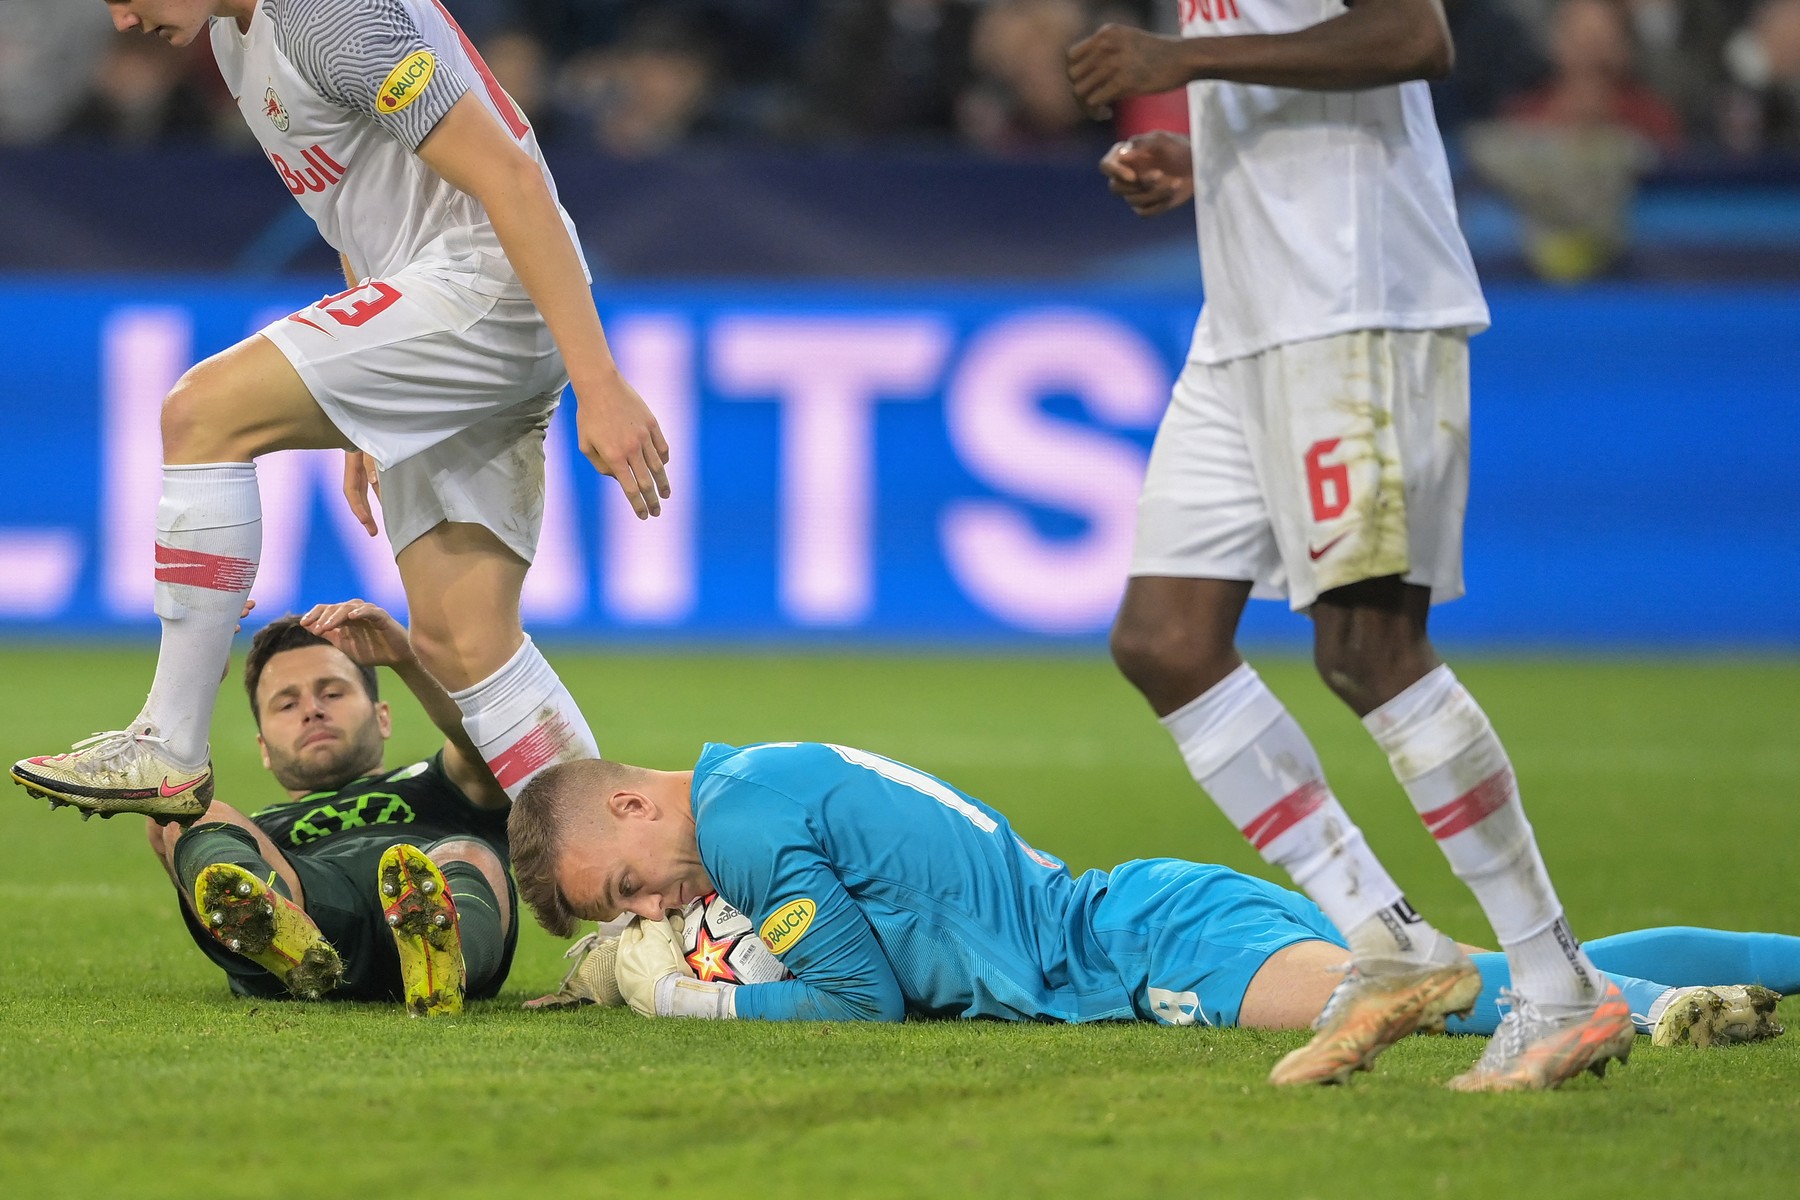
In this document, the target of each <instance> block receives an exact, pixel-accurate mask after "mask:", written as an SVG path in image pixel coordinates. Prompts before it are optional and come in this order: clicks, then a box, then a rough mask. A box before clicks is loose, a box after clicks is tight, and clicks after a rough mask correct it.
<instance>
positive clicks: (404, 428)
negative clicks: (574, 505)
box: [262, 266, 569, 562]
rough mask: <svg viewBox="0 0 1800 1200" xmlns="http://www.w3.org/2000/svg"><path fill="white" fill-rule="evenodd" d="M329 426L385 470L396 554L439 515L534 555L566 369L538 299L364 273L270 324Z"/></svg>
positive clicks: (421, 274) (422, 272) (426, 273)
mask: <svg viewBox="0 0 1800 1200" xmlns="http://www.w3.org/2000/svg"><path fill="white" fill-rule="evenodd" d="M262 334H263V336H264V337H266V338H268V339H269V340H270V341H271V342H273V343H274V344H275V346H276V347H277V348H278V349H280V350H281V352H282V353H283V354H284V355H286V356H287V359H288V361H289V362H290V363H292V364H293V366H294V369H295V370H296V371H298V372H299V374H300V378H301V380H302V381H304V382H305V384H306V386H307V388H308V389H309V390H310V391H311V392H312V394H313V399H315V400H317V401H318V403H319V407H320V408H322V409H324V410H325V415H326V416H327V417H329V418H330V419H331V423H332V424H333V425H336V426H337V427H338V429H339V430H340V431H341V432H342V433H343V434H344V436H345V437H346V438H348V439H349V440H350V442H351V443H352V444H354V445H355V446H357V447H358V448H359V449H361V450H363V451H365V452H366V453H368V454H369V455H370V456H371V457H373V458H374V459H375V461H376V463H377V464H378V465H379V467H380V475H381V508H382V517H383V521H384V523H385V524H386V526H387V534H388V542H389V543H390V544H391V545H392V546H393V550H394V553H395V554H399V553H400V551H402V550H404V549H405V548H406V547H407V546H408V545H410V544H411V543H412V542H413V541H414V540H415V539H417V538H418V537H419V536H420V535H421V534H423V533H425V532H426V531H427V530H429V529H430V528H431V527H432V526H434V525H436V524H438V523H439V522H440V521H459V522H468V523H472V524H477V525H482V526H485V527H486V528H488V529H490V530H492V531H493V532H494V534H495V535H496V536H498V537H499V538H500V540H501V541H503V542H504V543H505V544H506V545H507V546H508V547H509V548H510V549H512V551H513V552H514V553H516V554H518V555H519V557H520V558H522V559H524V560H525V561H526V562H530V561H531V560H532V558H533V557H534V556H535V554H536V552H537V541H538V532H539V529H540V527H541V526H542V523H543V512H544V431H545V430H546V429H547V428H548V427H549V424H550V417H551V415H552V414H553V413H554V412H555V409H556V404H557V401H558V400H559V399H560V398H561V395H562V391H563V388H565V387H566V386H568V382H569V379H568V375H567V373H566V371H565V370H564V368H563V360H562V355H561V354H560V353H559V352H558V351H557V349H556V343H555V341H554V340H553V339H552V338H551V336H550V330H549V328H548V327H547V326H546V325H545V324H544V319H543V317H542V315H541V314H539V312H538V310H537V307H536V306H535V305H534V304H532V303H531V302H530V301H527V300H506V299H500V298H497V297H494V296H487V295H482V294H481V293H478V292H474V291H471V290H469V289H468V288H465V287H462V286H460V285H459V284H457V283H455V282H454V281H452V280H450V279H447V278H445V276H444V274H443V273H442V272H441V271H437V270H434V269H433V268H431V267H429V266H424V267H409V268H407V269H406V270H403V271H400V272H398V273H396V274H394V275H391V276H389V277H387V278H386V279H371V280H365V281H364V282H363V283H361V284H359V285H358V286H356V287H353V288H351V289H349V290H348V291H344V292H340V293H338V294H337V295H336V296H327V297H326V298H325V299H323V300H320V301H319V302H318V303H317V304H314V305H311V306H309V307H307V308H303V309H301V310H300V311H299V312H297V313H293V314H292V315H290V316H286V317H283V318H282V319H281V320H279V321H275V322H273V323H271V324H270V325H268V326H267V327H266V328H264V329H263V330H262Z"/></svg>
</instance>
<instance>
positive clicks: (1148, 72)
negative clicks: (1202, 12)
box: [1069, 0, 1455, 116]
mask: <svg viewBox="0 0 1800 1200" xmlns="http://www.w3.org/2000/svg"><path fill="white" fill-rule="evenodd" d="M1454 58H1455V51H1454V49H1453V47H1452V45H1451V42H1450V30H1449V27H1448V26H1447V25H1446V24H1445V22H1444V10H1443V6H1442V4H1441V3H1440V0H1357V3H1356V5H1355V6H1354V7H1353V8H1351V9H1350V10H1349V11H1348V12H1346V13H1344V14H1343V15H1342V16H1338V17H1333V18H1332V19H1331V20H1329V21H1321V22H1320V23H1319V24H1317V25H1314V26H1311V27H1310V28H1307V29H1300V30H1296V31H1295V32H1293V33H1277V34H1244V35H1241V36H1237V37H1201V38H1182V37H1168V36H1163V35H1160V34H1153V33H1146V32H1144V31H1143V30H1141V29H1132V28H1130V27H1128V26H1124V25H1105V26H1102V27H1101V28H1100V29H1099V31H1098V32H1096V33H1094V34H1093V35H1092V36H1091V37H1088V38H1087V39H1085V40H1084V41H1081V42H1077V43H1076V44H1075V46H1074V47H1073V48H1072V49H1071V50H1070V51H1069V82H1070V83H1071V84H1073V85H1074V88H1075V96H1076V98H1077V99H1079V100H1080V101H1081V103H1082V105H1083V106H1084V107H1086V108H1087V110H1088V111H1089V112H1090V113H1093V114H1094V115H1096V116H1100V115H1104V114H1105V113H1106V111H1107V109H1108V106H1109V105H1111V104H1112V103H1113V102H1114V101H1116V100H1121V99H1124V98H1125V97H1127V96H1145V95H1151V94H1153V93H1156V92H1166V91H1168V90H1170V89H1171V88H1177V87H1180V86H1182V85H1183V84H1185V83H1188V82H1190V81H1192V80H1196V79H1222V80H1226V81H1229V82H1232V83H1256V84H1264V85H1267V86H1269V87H1288V88H1304V89H1308V90H1312V91H1326V92H1333V91H1355V90H1358V89H1361V88H1371V87H1382V86H1385V85H1387V84H1393V83H1403V82H1405V81H1407V80H1410V79H1440V78H1442V77H1443V76H1445V75H1447V74H1449V72H1450V67H1451V65H1452V63H1453V61H1454Z"/></svg>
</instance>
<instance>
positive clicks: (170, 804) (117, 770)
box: [12, 719, 213, 825]
mask: <svg viewBox="0 0 1800 1200" xmlns="http://www.w3.org/2000/svg"><path fill="white" fill-rule="evenodd" d="M166 747H167V740H166V739H164V738H162V737H160V736H158V735H157V732H156V729H155V727H154V726H151V725H149V724H147V723H145V722H144V721H143V720H142V719H139V720H138V721H135V722H133V724H132V727H131V728H129V729H115V730H113V731H111V732H109V733H96V734H94V735H93V736H92V737H87V738H83V739H82V740H81V741H79V742H76V743H75V745H74V746H73V747H71V748H70V749H68V750H66V751H64V752H63V753H61V754H47V755H43V756H41V757H38V758H24V759H20V760H19V761H18V762H16V763H14V764H13V769H12V777H13V781H14V782H15V783H18V784H20V785H22V786H23V787H24V788H25V790H26V791H27V792H29V793H31V794H32V795H33V796H37V797H40V798H42V799H46V800H48V801H50V807H51V808H60V807H61V806H63V805H65V804H68V805H73V806H74V807H75V808H78V809H80V810H81V813H82V820H84V821H85V820H86V819H87V818H89V817H92V816H96V815H97V816H100V817H102V818H107V817H111V816H112V815H113V814H114V813H142V814H144V815H145V816H147V817H152V818H154V819H155V820H157V821H159V822H163V823H167V822H169V821H178V822H180V823H181V824H183V825H187V824H191V823H192V822H193V821H194V820H195V818H197V817H199V816H200V814H201V813H203V812H205V811H206V809H207V806H208V805H210V804H211V803H212V798H213V771H212V763H211V762H210V761H208V762H204V763H202V764H200V766H199V767H197V768H192V769H189V768H184V767H178V766H176V765H174V764H173V763H171V762H169V760H168V759H167V758H165V757H164V754H165V752H166Z"/></svg>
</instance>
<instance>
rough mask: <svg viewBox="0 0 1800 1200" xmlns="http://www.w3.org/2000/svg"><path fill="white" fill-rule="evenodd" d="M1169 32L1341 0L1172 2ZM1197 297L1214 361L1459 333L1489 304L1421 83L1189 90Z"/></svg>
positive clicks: (1271, 16)
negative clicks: (1371, 339)
mask: <svg viewBox="0 0 1800 1200" xmlns="http://www.w3.org/2000/svg"><path fill="white" fill-rule="evenodd" d="M1179 3H1180V6H1181V17H1182V26H1181V31H1182V34H1183V35H1184V36H1186V37H1216V36H1224V35H1232V34H1246V33H1291V32H1293V31H1295V30H1299V29H1305V28H1308V27H1310V26H1313V25H1317V24H1318V23H1320V22H1321V21H1325V20H1329V19H1330V18H1332V17H1335V16H1340V15H1342V14H1343V13H1344V12H1345V11H1346V6H1345V5H1344V4H1343V3H1342V0H1179ZM1188 113H1189V117H1190V121H1191V126H1192V133H1193V146H1194V216H1195V220H1196V222H1197V223H1198V225H1199V230H1200V276H1201V280H1202V283H1203V285H1204V286H1205V289H1206V301H1205V305H1204V307H1203V308H1202V310H1201V313H1200V321H1199V324H1198V325H1197V326H1196V327H1195V329H1194V341H1193V347H1192V356H1193V357H1194V358H1195V359H1196V360H1198V361H1200V362H1205V363H1219V362H1225V361H1228V360H1230V359H1234V358H1241V357H1243V356H1244V355H1247V354H1255V353H1257V352H1258V351H1261V350H1266V349H1268V348H1269V347H1271V346H1278V345H1281V344H1283V343H1287V342H1295V341H1303V340H1306V339H1310V338H1317V337H1325V336H1329V335H1331V334H1335V333H1345V332H1348V331H1350V330H1354V329H1445V328H1452V327H1464V328H1468V329H1470V330H1471V331H1473V330H1477V329H1481V328H1485V327H1486V326H1487V323H1488V310H1487V304H1486V302H1485V301H1484V300H1483V299H1482V296H1481V285H1480V283H1479V282H1478V281H1477V279H1476V276H1475V264H1474V263H1473V261H1472V260H1471V259H1470V257H1469V247H1468V244H1467V243H1466V242H1465V241H1464V240H1463V236H1462V230H1461V228H1460V227H1459V226H1458V225H1457V222H1456V201H1455V198H1454V196H1453V195H1452V193H1451V189H1450V169H1449V166H1448V164H1447V163H1446V162H1445V161H1444V143H1443V139H1442V138H1440V137H1439V136H1438V129H1437V120H1436V118H1435V117H1434V116H1433V114H1432V109H1431V91H1430V88H1429V87H1428V86H1427V85H1426V84H1425V83H1423V82H1420V81H1414V82H1410V83H1403V84H1398V85H1394V86H1389V87H1378V88H1368V89H1366V90H1363V91H1355V92H1314V91H1301V90H1298V89H1295V88H1276V87H1261V86H1257V85H1252V84H1241V83H1222V82H1219V81H1217V80H1199V81H1196V82H1194V83H1191V84H1189V85H1188Z"/></svg>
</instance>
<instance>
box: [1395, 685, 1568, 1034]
mask: <svg viewBox="0 0 1800 1200" xmlns="http://www.w3.org/2000/svg"><path fill="white" fill-rule="evenodd" d="M1363 724H1364V725H1366V726H1367V727H1368V730H1369V732H1370V733H1371V734H1373V735H1374V736H1375V740H1376V742H1378V743H1379V744H1380V745H1381V748H1382V749H1383V750H1385V751H1386V752H1387V756H1388V762H1389V763H1390V764H1391V765H1392V766H1393V768H1394V774H1395V775H1396V776H1397V777H1398V778H1399V780H1400V783H1401V785H1402V786H1403V787H1405V788H1406V794H1407V795H1408V796H1410V797H1411V798H1412V802H1413V807H1414V808H1415V809H1417V810H1418V813H1419V816H1420V817H1421V819H1423V820H1424V822H1425V827H1426V828H1427V829H1429V830H1430V831H1431V835H1432V836H1433V837H1434V838H1436V839H1437V842H1438V846H1439V847H1440V848H1442V850H1443V852H1444V857H1445V858H1448V859H1449V860H1450V869H1451V870H1453V871H1455V872H1456V876H1457V878H1458V879H1461V880H1462V881H1463V882H1464V883H1466V884H1468V885H1469V889H1470V890H1471V891H1473V892H1474V893H1475V898H1476V900H1478V901H1479V902H1480V904H1481V909H1482V911H1483V912H1484V913H1486V914H1487V918H1488V923H1489V924H1491V925H1492V926H1493V927H1494V936H1495V937H1497V938H1499V939H1500V945H1501V947H1502V948H1503V949H1504V950H1505V951H1506V957H1507V962H1508V963H1509V965H1510V967H1511V970H1512V979H1513V986H1514V987H1515V988H1517V989H1518V990H1519V991H1520V992H1521V993H1522V994H1524V995H1526V996H1529V997H1530V998H1531V999H1532V1001H1533V1002H1534V1003H1537V1004H1539V1005H1543V1006H1549V1007H1555V1006H1561V1005H1584V1006H1592V1005H1593V1004H1594V1003H1596V1002H1597V1001H1598V1000H1599V997H1600V990H1599V989H1600V986H1601V985H1600V984H1599V982H1598V981H1599V980H1600V979H1601V978H1602V977H1601V975H1600V972H1599V971H1597V970H1596V969H1595V968H1594V964H1593V963H1592V962H1591V961H1589V959H1588V956H1587V954H1586V953H1585V952H1584V951H1583V950H1582V949H1581V947H1580V944H1579V943H1577V942H1576V940H1575V938H1574V936H1573V934H1571V933H1570V932H1569V926H1568V923H1567V922H1566V921H1565V920H1564V919H1563V909H1562V903H1561V902H1560V901H1559V900H1558V899H1557V898H1556V889H1555V888H1554V887H1552V886H1551V883H1550V874H1549V872H1548V871H1547V870H1545V868H1544V860H1543V857H1542V855H1540V854H1539V853H1538V846H1537V839H1536V838H1535V837H1533V836H1532V832H1531V822H1529V821H1528V820H1526V819H1525V808H1524V806H1523V805H1522V804H1521V803H1520V802H1519V789H1518V785H1517V783H1516V782H1515V780H1514V779H1513V770H1512V764H1511V763H1510V762H1509V761H1508V760H1507V757H1506V751H1505V749H1504V748H1502V746H1501V745H1500V739H1499V738H1498V737H1497V736H1495V734H1494V729H1493V726H1492V725H1490V724H1489V723H1488V719H1487V715H1486V714H1485V713H1483V712H1482V711H1481V707H1480V706H1479V705H1477V704H1476V703H1475V698H1474V697H1473V696H1471V695H1469V693H1468V690H1467V689H1466V688H1464V687H1463V686H1462V684H1460V683H1458V682H1457V680H1456V676H1455V675H1454V674H1452V673H1451V671H1450V668H1449V667H1447V666H1441V665H1440V666H1438V667H1437V668H1435V669H1434V670H1432V671H1430V672H1429V673H1427V674H1426V675H1425V677H1424V678H1422V679H1420V680H1419V681H1418V682H1417V683H1414V684H1413V685H1412V686H1411V687H1409V688H1407V689H1406V690H1405V691H1404V692H1401V693H1400V694H1399V695H1398V696H1396V697H1394V698H1393V699H1392V700H1390V701H1388V702H1387V703H1386V704H1384V705H1382V706H1381V707H1380V708H1378V709H1376V710H1375V711H1374V712H1372V713H1370V714H1369V715H1368V716H1367V717H1364V718H1363Z"/></svg>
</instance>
